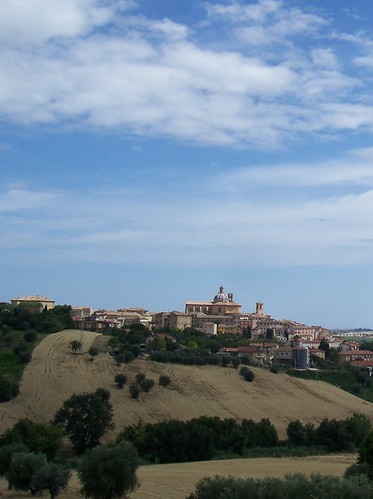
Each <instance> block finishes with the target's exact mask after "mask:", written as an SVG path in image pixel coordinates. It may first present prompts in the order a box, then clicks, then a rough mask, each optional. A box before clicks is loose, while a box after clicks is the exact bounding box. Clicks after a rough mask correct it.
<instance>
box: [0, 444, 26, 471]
mask: <svg viewBox="0 0 373 499" xmlns="http://www.w3.org/2000/svg"><path fill="white" fill-rule="evenodd" d="M28 451H29V449H28V448H27V446H26V445H24V444H16V445H2V446H1V447H0V476H5V475H6V473H7V472H8V471H9V467H10V463H11V462H12V457H13V454H16V453H20V452H28Z"/></svg>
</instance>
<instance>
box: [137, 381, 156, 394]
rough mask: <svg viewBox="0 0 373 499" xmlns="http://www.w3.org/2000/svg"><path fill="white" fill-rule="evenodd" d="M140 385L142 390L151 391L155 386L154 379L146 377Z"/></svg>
mask: <svg viewBox="0 0 373 499" xmlns="http://www.w3.org/2000/svg"><path fill="white" fill-rule="evenodd" d="M140 386H141V390H142V391H143V392H146V393H148V392H150V390H151V389H152V388H153V386H154V381H153V380H152V379H149V378H144V379H143V380H142V381H141V383H140Z"/></svg>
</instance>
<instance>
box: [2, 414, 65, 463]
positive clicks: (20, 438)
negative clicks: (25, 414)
mask: <svg viewBox="0 0 373 499" xmlns="http://www.w3.org/2000/svg"><path fill="white" fill-rule="evenodd" d="M62 435H63V432H62V431H61V430H59V429H58V428H56V427H55V426H52V425H50V424H48V423H34V422H33V421H30V420H29V419H20V420H19V421H17V423H16V424H15V425H14V426H13V428H10V429H8V430H7V431H6V432H5V433H4V435H3V436H2V437H1V438H0V445H16V444H23V445H25V446H26V447H27V449H28V450H29V451H32V452H36V453H38V452H40V453H43V454H45V455H46V456H47V458H48V459H52V458H53V457H54V456H55V455H56V453H57V451H58V450H59V448H60V447H61V442H62Z"/></svg>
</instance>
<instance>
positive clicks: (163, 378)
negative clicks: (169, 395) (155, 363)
mask: <svg viewBox="0 0 373 499" xmlns="http://www.w3.org/2000/svg"><path fill="white" fill-rule="evenodd" d="M170 383H171V378H170V377H169V376H167V375H166V374H161V375H160V376H159V384H160V385H161V386H163V387H166V386H168V385H169V384H170Z"/></svg>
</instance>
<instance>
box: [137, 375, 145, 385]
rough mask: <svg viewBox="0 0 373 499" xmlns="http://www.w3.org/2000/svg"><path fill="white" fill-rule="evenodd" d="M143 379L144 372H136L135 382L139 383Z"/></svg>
mask: <svg viewBox="0 0 373 499" xmlns="http://www.w3.org/2000/svg"><path fill="white" fill-rule="evenodd" d="M144 379H145V374H144V373H138V374H136V383H138V384H140V383H141V382H142V381H143V380H144Z"/></svg>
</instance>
